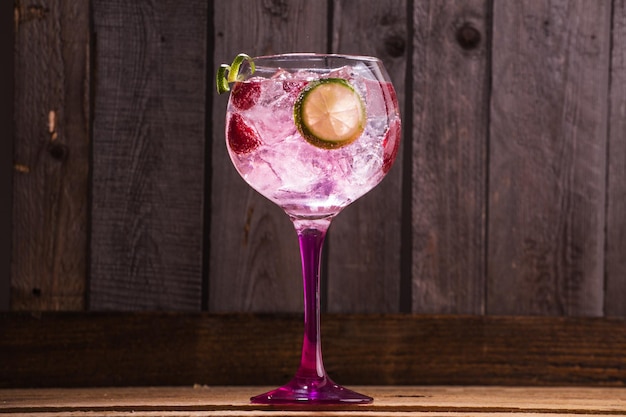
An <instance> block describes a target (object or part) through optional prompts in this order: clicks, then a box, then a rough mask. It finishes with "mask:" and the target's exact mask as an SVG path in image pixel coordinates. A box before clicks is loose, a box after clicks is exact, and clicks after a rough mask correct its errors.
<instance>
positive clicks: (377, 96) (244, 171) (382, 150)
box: [226, 67, 400, 218]
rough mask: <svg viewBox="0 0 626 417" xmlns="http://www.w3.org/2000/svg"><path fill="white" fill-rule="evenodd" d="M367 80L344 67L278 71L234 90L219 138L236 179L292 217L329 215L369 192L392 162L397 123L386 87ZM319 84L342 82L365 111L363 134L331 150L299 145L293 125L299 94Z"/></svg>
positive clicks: (300, 138)
mask: <svg viewBox="0 0 626 417" xmlns="http://www.w3.org/2000/svg"><path fill="white" fill-rule="evenodd" d="M362 71H363V70H362ZM368 75H370V74H368V73H365V74H360V73H359V72H358V68H357V69H355V68H350V67H345V68H340V69H338V70H337V71H334V72H329V73H327V74H317V73H313V72H310V71H300V72H294V73H290V72H287V71H285V70H282V69H280V70H278V71H277V72H276V73H275V74H274V75H273V76H272V77H271V78H260V77H256V78H255V77H253V78H250V79H248V80H246V81H244V82H240V83H237V84H235V85H234V87H233V89H232V92H231V99H230V101H229V105H228V110H227V123H226V126H227V128H226V137H227V143H228V151H229V154H230V157H231V159H232V161H233V164H234V165H235V167H236V168H237V171H239V174H241V176H242V177H243V178H244V179H245V181H246V182H247V183H248V184H250V185H251V186H252V187H253V188H254V189H256V190H257V191H258V192H260V193H261V194H263V195H264V196H265V197H267V198H269V199H270V200H272V201H273V202H274V203H276V204H278V205H279V206H281V207H282V208H283V209H284V210H285V211H286V212H287V213H288V214H289V215H291V216H294V217H297V218H307V217H315V218H319V217H327V216H331V215H335V214H337V213H338V212H339V211H340V210H341V209H342V208H344V207H345V206H347V205H348V204H350V203H351V202H353V201H354V200H356V199H357V198H359V197H360V196H362V195H363V194H365V193H366V192H368V191H369V190H371V189H372V188H373V187H374V186H375V185H376V184H378V183H379V182H380V181H381V180H382V179H383V177H384V176H385V174H386V173H387V171H388V170H389V168H390V167H391V164H392V162H393V160H394V159H395V156H396V153H397V150H398V145H399V136H400V135H399V134H400V116H399V114H398V110H397V109H398V105H397V99H396V96H395V92H394V90H393V87H392V85H391V83H389V82H386V81H378V80H376V79H372V78H368V77H367V76H368ZM321 77H326V78H331V77H332V78H339V77H342V78H343V79H347V80H348V81H349V82H350V84H351V85H352V86H353V87H354V88H355V90H356V92H357V93H358V94H359V95H360V96H361V97H362V98H363V100H364V104H365V111H366V120H367V122H366V125H365V128H364V130H363V133H362V134H361V136H360V137H359V138H357V140H354V141H353V142H352V143H350V144H348V145H346V146H342V147H339V148H336V149H326V148H322V147H318V146H315V145H313V144H311V143H310V142H309V141H307V140H305V139H304V138H303V136H302V135H301V133H300V132H299V130H298V128H297V126H296V122H295V120H294V106H295V104H296V101H297V100H298V98H299V96H300V94H301V93H302V91H303V90H304V89H305V88H306V87H307V85H309V84H310V83H311V82H313V81H315V80H318V79H320V78H321Z"/></svg>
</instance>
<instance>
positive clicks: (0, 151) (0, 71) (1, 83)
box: [0, 1, 15, 311]
mask: <svg viewBox="0 0 626 417" xmlns="http://www.w3.org/2000/svg"><path fill="white" fill-rule="evenodd" d="M13 23H14V20H13V5H12V4H11V3H10V2H8V1H5V2H4V3H0V56H2V57H3V61H2V62H3V65H2V67H0V126H2V131H3V136H4V138H3V140H2V141H0V194H1V195H2V200H0V236H3V237H2V238H0V311H5V310H8V309H9V307H10V305H11V300H10V293H9V288H10V286H11V274H10V273H9V271H10V270H11V223H12V219H13V207H12V204H11V203H12V201H13V199H12V198H11V196H12V194H13V126H14V123H13V105H14V103H13V101H14V100H13V77H14V66H13V60H14V56H13V47H14V39H13V36H14V32H15V31H14V29H13Z"/></svg>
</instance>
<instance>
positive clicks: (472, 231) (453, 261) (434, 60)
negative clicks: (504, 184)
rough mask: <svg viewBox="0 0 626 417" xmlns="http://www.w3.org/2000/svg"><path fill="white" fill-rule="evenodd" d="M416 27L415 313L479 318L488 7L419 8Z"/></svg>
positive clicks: (473, 0) (479, 3) (475, 1)
mask: <svg viewBox="0 0 626 417" xmlns="http://www.w3.org/2000/svg"><path fill="white" fill-rule="evenodd" d="M413 25H414V39H413V51H414V52H413V58H412V59H413V97H412V103H413V132H412V133H413V144H412V146H413V151H412V161H411V162H412V164H413V178H412V179H413V186H412V189H413V192H412V207H413V212H412V214H413V259H412V262H413V265H412V276H413V306H412V308H413V312H420V313H453V314H480V313H482V312H483V311H484V285H485V268H484V263H485V250H486V249H485V222H486V220H485V216H486V210H485V206H486V202H485V199H486V188H485V187H486V174H487V173H486V167H485V161H486V155H487V134H488V128H487V123H488V114H487V109H488V105H487V103H488V87H489V68H488V37H489V33H488V30H489V29H488V28H489V27H490V25H489V16H488V8H487V2H486V1H483V0H469V1H434V2H415V10H414V14H413ZM459 37H461V40H459Z"/></svg>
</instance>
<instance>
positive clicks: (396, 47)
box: [385, 35, 406, 58]
mask: <svg viewBox="0 0 626 417" xmlns="http://www.w3.org/2000/svg"><path fill="white" fill-rule="evenodd" d="M405 49H406V41H405V40H404V38H403V37H402V36H399V35H390V36H387V37H386V38H385V50H386V51H387V53H388V54H389V56H391V57H394V58H397V57H400V56H402V55H404V51H405Z"/></svg>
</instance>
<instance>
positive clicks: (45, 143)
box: [11, 0, 90, 310]
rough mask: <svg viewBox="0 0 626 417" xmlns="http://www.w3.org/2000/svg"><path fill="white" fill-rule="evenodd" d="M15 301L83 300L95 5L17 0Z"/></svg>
mask: <svg viewBox="0 0 626 417" xmlns="http://www.w3.org/2000/svg"><path fill="white" fill-rule="evenodd" d="M14 11H15V14H14V19H15V20H14V25H15V26H14V27H15V45H16V47H15V146H14V154H13V164H14V165H13V168H14V175H13V177H14V180H13V238H12V242H13V248H12V272H11V308H12V309H14V310H80V309H82V308H83V306H84V293H85V279H86V267H87V264H86V254H87V216H88V209H87V196H88V172H89V82H90V78H89V65H88V59H89V55H88V51H89V49H88V48H89V5H88V4H87V3H85V2H74V1H70V0H67V1H65V0H47V1H42V2H39V3H37V4H36V5H32V4H29V3H26V2H23V1H17V2H16V3H15V10H14Z"/></svg>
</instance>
